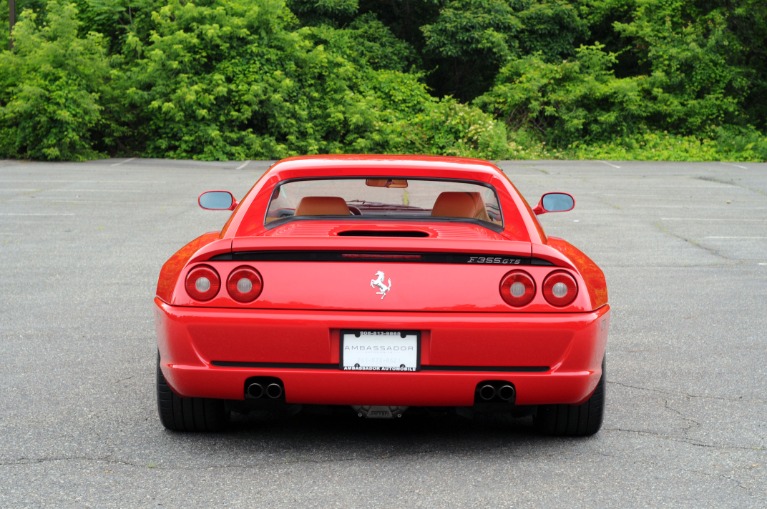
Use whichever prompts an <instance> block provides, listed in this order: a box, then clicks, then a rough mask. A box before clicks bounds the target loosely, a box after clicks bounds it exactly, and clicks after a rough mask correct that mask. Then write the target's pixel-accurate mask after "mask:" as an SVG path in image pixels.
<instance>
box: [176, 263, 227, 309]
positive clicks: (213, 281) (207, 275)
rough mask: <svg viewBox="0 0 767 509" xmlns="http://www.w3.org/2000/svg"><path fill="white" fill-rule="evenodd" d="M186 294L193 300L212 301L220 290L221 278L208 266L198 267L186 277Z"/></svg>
mask: <svg viewBox="0 0 767 509" xmlns="http://www.w3.org/2000/svg"><path fill="white" fill-rule="evenodd" d="M184 286H186V293H188V294H189V296H190V297H192V298H193V299H194V300H199V301H202V302H205V301H207V300H210V299H212V298H213V297H215V296H216V294H217V293H218V289H219V288H221V278H219V277H218V273H217V272H216V271H215V270H214V269H213V267H209V266H208V265H198V266H197V267H195V268H193V269H192V270H190V271H189V274H187V275H186V281H185V285H184Z"/></svg>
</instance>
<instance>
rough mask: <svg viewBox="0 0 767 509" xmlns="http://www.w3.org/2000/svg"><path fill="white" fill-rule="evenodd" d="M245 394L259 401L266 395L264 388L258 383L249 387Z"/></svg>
mask: <svg viewBox="0 0 767 509" xmlns="http://www.w3.org/2000/svg"><path fill="white" fill-rule="evenodd" d="M245 392H246V393H247V395H248V397H249V398H253V399H258V398H260V397H261V396H263V395H264V386H263V385H261V384H260V383H258V382H253V383H252V384H250V385H248V388H247V390H246V391H245Z"/></svg>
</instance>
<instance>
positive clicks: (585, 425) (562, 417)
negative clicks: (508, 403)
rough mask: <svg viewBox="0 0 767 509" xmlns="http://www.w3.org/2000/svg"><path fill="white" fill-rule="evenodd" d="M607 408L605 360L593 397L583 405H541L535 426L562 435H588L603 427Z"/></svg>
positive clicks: (554, 434)
mask: <svg viewBox="0 0 767 509" xmlns="http://www.w3.org/2000/svg"><path fill="white" fill-rule="evenodd" d="M604 408H605V361H604V359H603V360H602V377H601V378H600V379H599V383H598V384H597V387H596V389H594V393H593V394H592V395H591V397H590V398H589V399H588V400H587V401H586V402H585V403H583V404H581V405H541V406H539V407H538V413H537V414H536V416H535V419H534V421H533V422H534V423H535V427H536V428H537V429H538V431H540V432H541V433H544V434H546V435H551V436H560V437H587V436H591V435H593V434H594V433H596V432H597V431H599V428H601V427H602V417H603V415H604Z"/></svg>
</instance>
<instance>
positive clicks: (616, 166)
mask: <svg viewBox="0 0 767 509" xmlns="http://www.w3.org/2000/svg"><path fill="white" fill-rule="evenodd" d="M597 162H598V163H602V164H606V165H607V166H609V167H611V168H620V166H618V165H617V164H613V163H608V162H607V161H597Z"/></svg>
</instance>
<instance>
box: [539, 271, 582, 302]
mask: <svg viewBox="0 0 767 509" xmlns="http://www.w3.org/2000/svg"><path fill="white" fill-rule="evenodd" d="M576 295H578V283H576V282H575V278H573V277H572V276H571V275H570V274H568V273H567V272H552V273H551V274H549V275H548V276H546V279H544V280H543V296H544V298H545V299H546V301H547V302H548V303H549V304H551V305H552V306H557V307H563V306H567V305H568V304H570V303H571V302H572V301H574V300H575V296H576Z"/></svg>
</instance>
